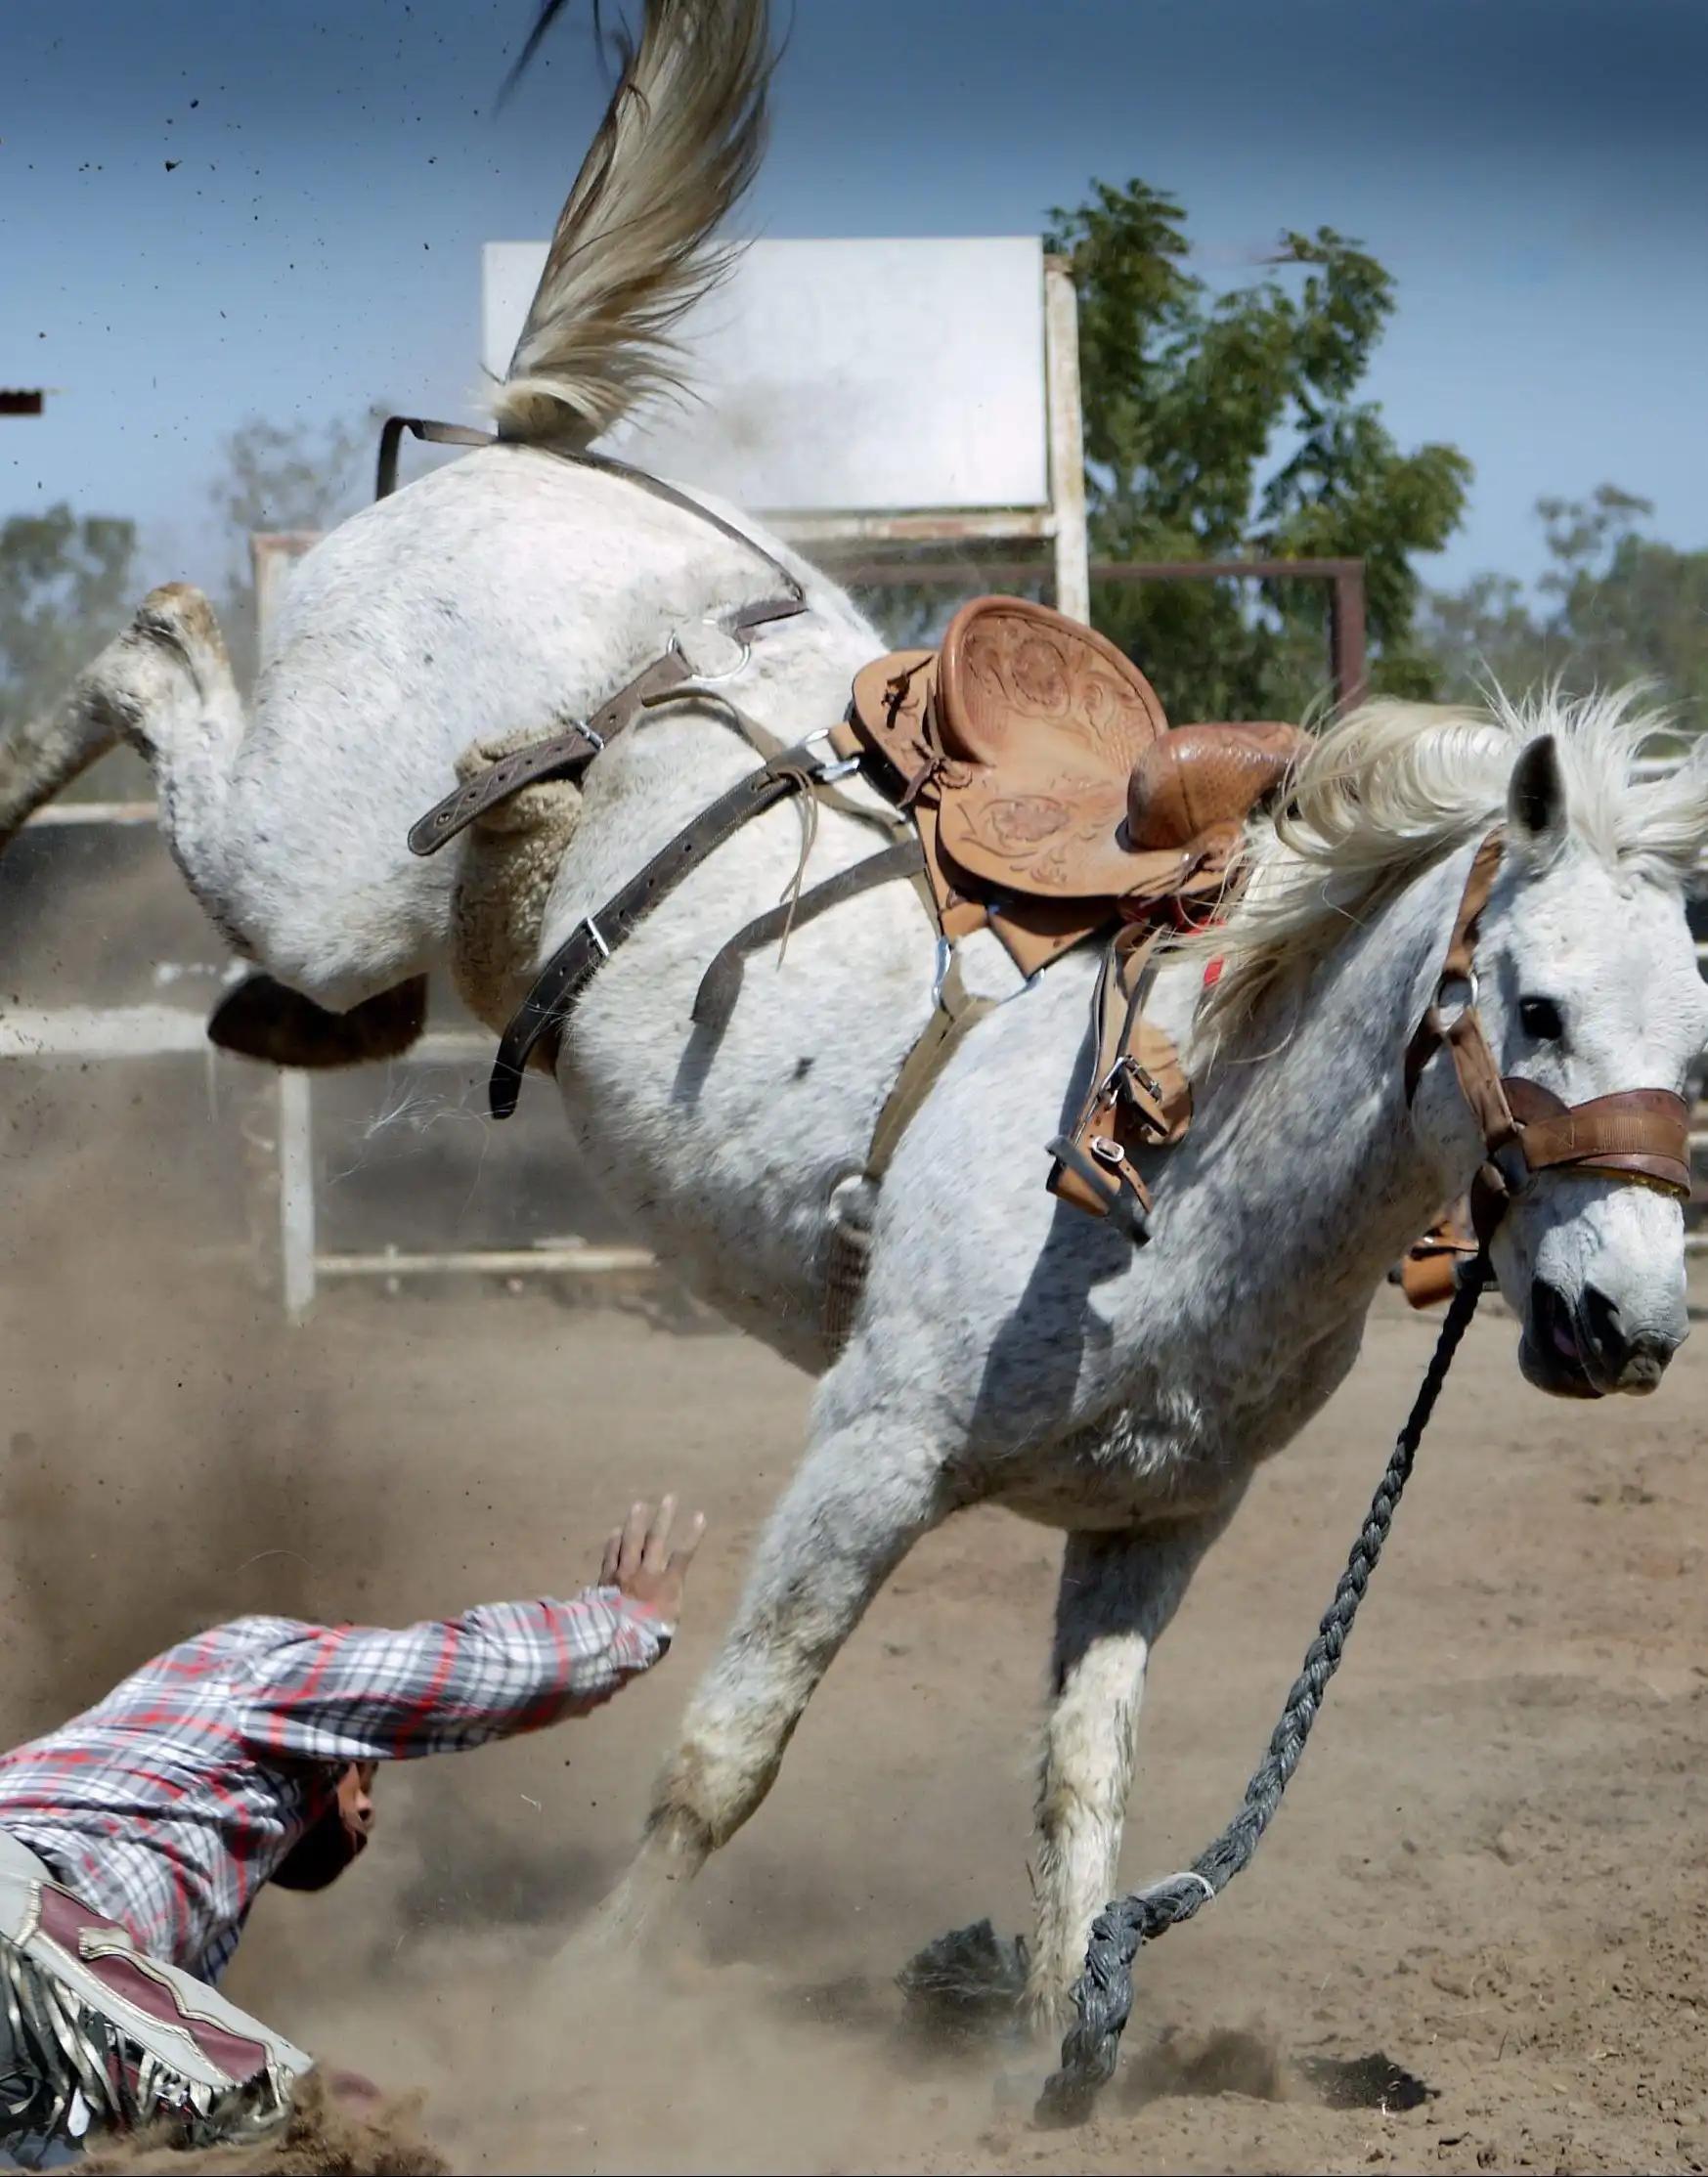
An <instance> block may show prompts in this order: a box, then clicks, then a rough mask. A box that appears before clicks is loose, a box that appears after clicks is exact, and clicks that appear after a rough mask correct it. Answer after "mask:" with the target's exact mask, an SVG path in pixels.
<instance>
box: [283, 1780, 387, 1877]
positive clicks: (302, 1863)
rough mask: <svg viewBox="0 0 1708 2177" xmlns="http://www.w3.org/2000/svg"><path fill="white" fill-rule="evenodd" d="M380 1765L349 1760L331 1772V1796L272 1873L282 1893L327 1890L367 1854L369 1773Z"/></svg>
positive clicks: (370, 1800) (370, 1808) (371, 1814)
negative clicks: (363, 1854) (354, 1861)
mask: <svg viewBox="0 0 1708 2177" xmlns="http://www.w3.org/2000/svg"><path fill="white" fill-rule="evenodd" d="M377 1766H378V1763H374V1762H348V1763H345V1764H344V1766H343V1767H341V1768H339V1769H337V1770H336V1771H334V1775H335V1779H336V1780H335V1783H334V1785H333V1788H332V1793H331V1796H330V1798H329V1799H328V1801H327V1803H326V1805H325V1806H324V1807H322V1809H321V1811H320V1813H319V1814H318V1815H316V1817H315V1819H314V1820H313V1821H312V1822H311V1823H310V1824H309V1826H308V1827H307V1829H305V1830H304V1831H303V1833H302V1835H301V1836H300V1837H299V1838H298V1839H297V1840H296V1843H295V1844H294V1845H292V1846H291V1848H290V1850H289V1851H287V1852H286V1853H285V1857H284V1858H283V1859H282V1860H281V1861H280V1863H279V1865H278V1867H277V1868H276V1869H275V1870H274V1874H273V1880H274V1881H275V1882H276V1883H277V1884H279V1886H280V1887H281V1888H282V1889H285V1890H325V1889H326V1888H327V1886H328V1884H329V1883H334V1882H336V1881H337V1879H338V1877H339V1876H340V1875H341V1874H342V1873H343V1872H344V1870H345V1868H346V1867H348V1866H349V1865H350V1863H351V1861H352V1860H354V1859H357V1858H359V1857H360V1856H361V1854H362V1852H363V1851H364V1850H366V1849H367V1845H368V1840H369V1838H370V1837H371V1836H372V1834H373V1820H374V1807H373V1775H374V1770H375V1769H376V1768H377Z"/></svg>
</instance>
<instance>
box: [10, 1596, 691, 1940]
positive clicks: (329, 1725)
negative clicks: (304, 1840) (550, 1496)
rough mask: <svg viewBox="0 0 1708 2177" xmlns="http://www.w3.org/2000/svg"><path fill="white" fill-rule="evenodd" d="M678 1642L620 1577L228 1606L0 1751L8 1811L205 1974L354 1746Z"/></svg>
mask: <svg viewBox="0 0 1708 2177" xmlns="http://www.w3.org/2000/svg"><path fill="white" fill-rule="evenodd" d="M669 1644H670V1635H669V1631H668V1629H667V1628H666V1627H665V1626H663V1625H662V1624H661V1623H660V1621H659V1620H658V1618H657V1617H656V1616H655V1614H654V1613H653V1612H652V1611H651V1610H650V1609H648V1608H647V1607H646V1605H644V1604H642V1603H636V1602H635V1601H633V1600H631V1599H630V1598H629V1597H627V1596H625V1595H623V1594H622V1593H620V1592H619V1590H618V1589H615V1588H591V1589H587V1590H586V1592H584V1593H582V1594H580V1595H577V1596H576V1597H575V1599H574V1600H573V1601H570V1602H496V1603H486V1604H483V1605H482V1606H481V1607H480V1608H478V1609H474V1610H469V1611H465V1612H464V1613H463V1615H462V1616H461V1617H460V1618H451V1619H445V1620H440V1621H437V1622H434V1623H430V1624H427V1625H417V1626H411V1627H409V1628H408V1629H407V1631H404V1632H401V1633H388V1632H382V1631H379V1630H376V1629H374V1628H371V1627H367V1626H337V1627H329V1626H313V1625H300V1624H298V1623H297V1622H296V1621H295V1620H293V1619H290V1618H239V1619H238V1620H236V1621H235V1622H234V1623H233V1624H231V1625H223V1626H216V1627H215V1628H214V1630H213V1631H212V1632H211V1633H201V1634H199V1635H198V1636H197V1638H196V1639H194V1640H186V1641H184V1642H182V1643H181V1644H180V1645H179V1646H178V1647H175V1648H168V1649H167V1651H166V1653H165V1654H164V1655H159V1656H156V1657H155V1658H154V1660H153V1662H152V1663H147V1664H145V1665H144V1666H143V1668H142V1669H141V1670H140V1671H138V1672H137V1673H135V1675H134V1676H131V1677H128V1678H126V1679H125V1680H124V1682H123V1683H122V1684H121V1685H118V1686H115V1687H114V1688H113V1690H112V1691H111V1692H110V1693H109V1694H108V1696H107V1698H106V1699H105V1700H104V1701H100V1702H97V1704H96V1705H95V1707H94V1708H92V1709H88V1710H85V1712H84V1713H83V1714H82V1715H81V1716H79V1717H74V1718H73V1719H72V1720H71V1721H70V1722H69V1723H66V1724H65V1725H64V1726H62V1728H61V1729H59V1730H57V1731H50V1732H49V1733H48V1734H47V1736H46V1737H45V1738H39V1739H35V1740H32V1741H31V1742H30V1744H29V1745H27V1746H21V1747H19V1748H18V1749H17V1750H16V1751H15V1752H13V1753H11V1754H6V1755H3V1756H0V1826H3V1827H4V1828H6V1829H8V1830H10V1831H11V1833H12V1834H13V1836H15V1837H16V1838H18V1840H19V1841H20V1842H21V1843H22V1844H24V1845H27V1846H28V1847H29V1849H30V1850H32V1851H34V1852H35V1853H37V1854H38V1855H39V1856H40V1857H41V1858H42V1859H43V1860H45V1861H46V1862H47V1864H48V1866H49V1867H51V1868H52V1869H53V1871H54V1872H55V1874H56V1875H57V1876H58V1877H59V1878H60V1880H61V1881H62V1882H64V1884H65V1885H66V1889H67V1890H71V1891H74V1892H75V1893H76V1894H77V1895H78V1896H79V1897H81V1898H82V1899H83V1901H84V1903H85V1904H88V1905H92V1906H93V1907H94V1908H95V1909H96V1911H98V1912H104V1913H106V1914H107V1915H108V1917H109V1919H112V1920H116V1921H117V1922H119V1924H120V1925H121V1926H122V1927H124V1928H126V1929H128V1930H129V1932H130V1934H131V1935H132V1936H133V1937H134V1938H135V1939H136V1942H137V1944H138V1946H139V1947H140V1948H142V1949H144V1950H146V1951H149V1952H150V1953H151V1954H152V1955H153V1956H154V1957H157V1958H163V1959H165V1960H167V1961H168V1962H169V1963H170V1964H174V1965H179V1966H183V1967H184V1968H186V1969H187V1970H188V1971H189V1972H192V1973H195V1974H197V1975H198V1976H199V1977H200V1978H201V1979H202V1980H204V1981H217V1979H218V1978H219V1975H220V1974H221V1972H222V1971H223V1970H224V1968H225V1965H226V1963H227V1961H228V1960H229V1959H230V1957H231V1954H232V1952H233V1951H234V1950H235V1949H236V1948H237V1944H238V1938H239V1936H240V1935H241V1932H242V1926H243V1921H244V1919H245V1918H246V1916H247V1914H248V1910H249V1907H250V1905H251V1904H252V1903H253V1902H254V1899H255V1894H256V1893H257V1892H258V1891H259V1890H260V1888H261V1886H262V1884H263V1883H265V1882H266V1881H267V1880H268V1878H269V1877H270V1876H271V1875H272V1873H273V1871H274V1869H275V1868H276V1867H277V1866H278V1865H279V1864H280V1862H281V1861H282V1860H283V1859H284V1858H285V1854H286V1853H287V1852H288V1851H289V1850H290V1849H291V1847H292V1846H293V1845H294V1844H295V1843H296V1841H297V1839H298V1838H299V1837H301V1835H302V1834H303V1832H304V1830H305V1829H307V1828H308V1827H309V1826H310V1825H311V1823H313V1822H314V1821H315V1820H316V1819H317V1818H318V1817H319V1816H320V1815H321V1814H322V1813H323V1812H325V1811H326V1809H327V1808H328V1806H329V1805H330V1804H331V1801H332V1796H333V1793H334V1792H335V1789H336V1786H337V1779H338V1774H339V1771H340V1770H341V1769H342V1767H343V1766H344V1764H345V1763H349V1762H397V1761H412V1760H414V1759H415V1758H416V1757H417V1756H418V1755H422V1754H451V1753H458V1752H460V1750H461V1749H462V1748H464V1747H468V1746H480V1745H482V1744H483V1743H484V1742H485V1741H486V1740H488V1739H495V1738H506V1737H509V1736H511V1735H513V1734H514V1733H516V1732H519V1731H534V1730H538V1729H539V1728H540V1727H541V1725H542V1724H546V1723H555V1722H557V1721H558V1720H560V1719H561V1718H563V1717H567V1716H583V1715H586V1713H587V1712H588V1711H589V1710H590V1709H592V1708H596V1707H597V1706H598V1705H599V1703H600V1702H602V1701H607V1700H609V1699H610V1697H611V1696H612V1694H614V1693H615V1692H616V1691H617V1690H618V1688H619V1687H621V1686H622V1685H624V1684H625V1683H626V1682H627V1680H628V1679H630V1678H631V1677H633V1676H635V1674H636V1673H637V1672H641V1671H645V1670H647V1669H649V1668H650V1667H651V1665H652V1664H654V1663H656V1662H657V1660H658V1659H659V1657H660V1656H661V1655H662V1654H663V1653H664V1651H665V1649H666V1648H667V1647H668V1646H669Z"/></svg>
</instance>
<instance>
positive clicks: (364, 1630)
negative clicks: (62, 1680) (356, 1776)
mask: <svg viewBox="0 0 1708 2177" xmlns="http://www.w3.org/2000/svg"><path fill="white" fill-rule="evenodd" d="M669 1645H670V1628H669V1627H668V1626H666V1625H665V1624H664V1622H663V1621H662V1620H661V1619H660V1618H659V1617H658V1615H657V1613H656V1612H654V1611H653V1610H652V1609H650V1608H649V1607H648V1606H647V1605H646V1604H645V1603H640V1602H635V1600H633V1599H632V1598H631V1597H629V1596H627V1595H625V1594H624V1593H623V1592H622V1591H621V1590H620V1589H616V1588H590V1589H586V1590H585V1591H584V1592H583V1593H581V1594H579V1595H576V1596H575V1597H573V1598H572V1599H571V1600H570V1601H568V1602H550V1601H541V1602H489V1603H482V1604H481V1605H480V1606H479V1607H478V1608H476V1609H473V1610H467V1611H464V1612H463V1614H462V1616H461V1617H460V1618H446V1619H438V1620H434V1621H431V1622H429V1623H427V1624H425V1625H416V1626H409V1627H406V1628H405V1629H404V1630H402V1631H401V1632H396V1633H391V1632H385V1631H382V1630H380V1629H378V1628H376V1627H371V1626H309V1625H302V1626H291V1627H289V1628H288V1629H282V1633H281V1637H280V1639H279V1640H278V1641H277V1642H275V1643H274V1644H272V1645H270V1646H269V1647H267V1648H265V1649H263V1650H262V1651H261V1652H260V1653H259V1654H258V1655H256V1656H255V1657H254V1659H253V1661H252V1662H251V1664H250V1665H249V1667H248V1668H247V1669H246V1670H245V1671H244V1672H243V1674H242V1676H241V1678H240V1679H239V1680H238V1682H237V1683H236V1684H235V1685H234V1687H233V1691H234V1693H235V1694H236V1696H237V1702H238V1730H239V1733H240V1735H241V1738H242V1739H243V1740H244V1742H245V1743H246V1744H247V1745H248V1746H249V1748H250V1749H251V1750H252V1752H254V1753H255V1754H257V1755H259V1756H262V1757H267V1756H279V1755H285V1756H295V1757H297V1758H299V1759H302V1760H306V1761H314V1762H396V1761H412V1760H415V1759H416V1758H418V1757H419V1756H421V1755H424V1754H449V1753H457V1752H460V1750H461V1749H462V1748H464V1747H469V1746H480V1745H483V1744H484V1743H485V1742H486V1741H487V1740H488V1739H495V1738H508V1737H510V1736H512V1735H514V1734H515V1733H517V1732H520V1731H537V1730H539V1729H540V1728H541V1727H542V1725H544V1724H547V1723H555V1722H557V1721H558V1720H560V1719H561V1718H563V1717H567V1716H582V1715H585V1714H586V1713H587V1712H588V1711H589V1710H590V1709H593V1708H597V1707H598V1706H599V1704H600V1703H601V1702H603V1701H608V1700H609V1699H610V1698H611V1696H612V1694H614V1693H615V1692H617V1691H618V1690H619V1688H620V1687H622V1686H623V1685H625V1684H627V1683H628V1681H629V1679H631V1678H632V1677H635V1676H638V1674H639V1673H641V1672H642V1671H647V1670H650V1669H651V1667H652V1665H653V1664H654V1663H656V1662H657V1661H658V1659H659V1657H660V1656H661V1655H662V1654H663V1653H664V1652H665V1650H666V1649H667V1648H668V1647H669Z"/></svg>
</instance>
